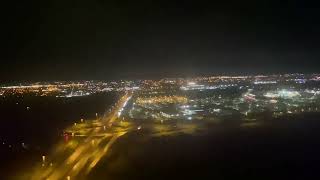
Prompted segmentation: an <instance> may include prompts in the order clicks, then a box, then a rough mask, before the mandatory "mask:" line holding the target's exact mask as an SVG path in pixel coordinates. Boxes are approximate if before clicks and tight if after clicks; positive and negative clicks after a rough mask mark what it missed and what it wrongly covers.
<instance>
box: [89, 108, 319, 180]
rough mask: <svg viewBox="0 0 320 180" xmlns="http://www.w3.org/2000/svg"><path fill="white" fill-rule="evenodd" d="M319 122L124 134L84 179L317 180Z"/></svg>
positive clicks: (311, 117) (308, 117)
mask: <svg viewBox="0 0 320 180" xmlns="http://www.w3.org/2000/svg"><path fill="white" fill-rule="evenodd" d="M319 120H320V116H319V114H304V115H299V116H298V117H283V118H281V119H275V120H271V121H269V122H265V123H263V124H262V125H259V126H247V127H237V126H215V127H210V130H209V132H205V133H198V135H178V136H169V137H155V138H148V137H146V136H145V135H144V134H139V133H138V132H135V133H131V134H130V133H129V134H127V135H126V136H125V137H123V138H122V139H121V140H120V141H118V142H117V144H115V146H113V148H112V151H111V153H110V154H109V156H108V157H106V158H105V160H104V162H102V163H100V164H99V165H98V166H97V167H96V168H95V169H94V170H93V172H92V173H91V174H90V177H89V179H114V180H118V179H215V178H217V179H248V178H249V179H314V178H316V179H318V178H320V172H319V170H318V169H319V163H320V153H319V152H320V141H319V138H320V131H319V129H320V121H319Z"/></svg>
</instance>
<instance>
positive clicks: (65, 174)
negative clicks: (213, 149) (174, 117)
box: [27, 92, 199, 180]
mask: <svg viewBox="0 0 320 180" xmlns="http://www.w3.org/2000/svg"><path fill="white" fill-rule="evenodd" d="M131 96H132V92H129V93H126V94H125V95H124V96H123V97H122V98H120V100H119V101H118V103H116V105H115V106H114V107H113V108H112V109H111V110H110V111H109V112H107V113H106V114H105V115H104V116H103V117H102V118H97V119H96V120H81V121H80V122H75V123H74V124H73V125H72V126H71V127H68V128H66V129H65V134H64V137H63V140H61V141H60V142H59V143H58V144H57V145H55V146H54V148H53V149H52V151H51V153H49V154H48V155H44V156H43V157H42V162H41V163H38V164H37V165H36V167H35V168H34V169H33V170H32V171H30V172H29V173H31V175H27V176H28V177H30V178H28V179H32V180H39V179H45V180H60V179H86V176H87V175H88V174H89V173H90V171H91V170H92V169H93V168H94V167H95V166H96V165H97V164H98V163H99V161H100V160H101V159H102V158H103V157H104V156H106V155H107V154H108V151H109V150H110V148H111V147H112V145H113V144H114V143H115V142H116V141H117V140H119V138H120V137H121V136H123V135H125V134H127V133H129V132H130V131H140V130H141V133H140V134H141V135H142V134H143V135H144V136H145V137H159V136H170V135H176V134H178V133H185V134H191V133H194V132H195V130H198V129H199V126H198V125H196V124H192V123H189V124H188V123H187V124H185V123H176V124H171V123H163V122H150V123H143V124H140V123H139V122H131V121H124V120H122V118H119V117H120V116H121V113H122V111H123V109H124V107H125V106H126V104H127V102H128V100H129V99H130V98H131ZM120 119H121V120H120ZM144 130H146V131H144Z"/></svg>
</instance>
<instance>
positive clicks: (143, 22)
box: [0, 0, 320, 82]
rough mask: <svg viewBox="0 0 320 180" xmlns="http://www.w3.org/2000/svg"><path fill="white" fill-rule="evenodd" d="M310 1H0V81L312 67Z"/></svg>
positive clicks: (315, 40)
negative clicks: (0, 2)
mask: <svg viewBox="0 0 320 180" xmlns="http://www.w3.org/2000/svg"><path fill="white" fill-rule="evenodd" d="M208 2H210V3H208ZM318 7H319V6H318V5H317V4H315V3H312V2H311V1H302V0H301V1H297V0H289V1H281V0H257V1H248V0H233V1H232V0H229V1H228V0H223V1H214V0H212V1H201V0H197V1H188V0H185V1H175V0H170V1H151V0H144V1H142V0H135V1H132V0H131V1H121V0H112V1H111V0H109V1H102V0H96V1H95V0H72V1H71V0H70V1H69V0H36V1H32V0H31V1H24V2H19V1H13V2H9V4H5V5H4V4H3V5H2V7H1V10H2V13H1V22H2V27H1V31H2V33H1V47H2V53H1V55H0V57H1V63H2V64H1V67H0V81H2V82H7V81H19V80H21V81H22V80H69V79H70V80H73V79H74V80H78V79H101V80H104V79H106V80H107V79H119V78H129V79H130V78H144V79H148V78H158V77H174V76H195V75H203V74H208V75H214V74H250V73H282V72H317V71H318V72H319V67H320V60H319V58H320V52H319V48H320V45H319V40H320V14H319V13H320V9H319V8H318Z"/></svg>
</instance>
